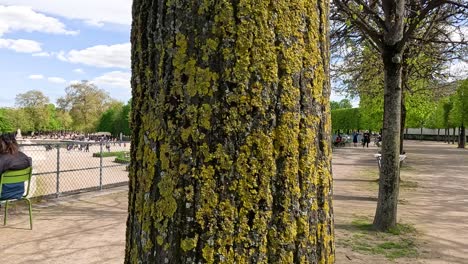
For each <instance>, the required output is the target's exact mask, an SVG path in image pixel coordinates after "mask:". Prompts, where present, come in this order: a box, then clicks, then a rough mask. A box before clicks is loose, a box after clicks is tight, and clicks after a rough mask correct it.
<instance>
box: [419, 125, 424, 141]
mask: <svg viewBox="0 0 468 264" xmlns="http://www.w3.org/2000/svg"><path fill="white" fill-rule="evenodd" d="M420 131H421V132H420V133H419V140H420V141H422V140H423V128H422V127H421V128H420Z"/></svg>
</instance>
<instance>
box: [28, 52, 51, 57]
mask: <svg viewBox="0 0 468 264" xmlns="http://www.w3.org/2000/svg"><path fill="white" fill-rule="evenodd" d="M32 56H33V57H50V53H49V52H39V53H34V54H33V55H32Z"/></svg>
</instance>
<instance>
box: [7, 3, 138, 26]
mask: <svg viewBox="0 0 468 264" xmlns="http://www.w3.org/2000/svg"><path fill="white" fill-rule="evenodd" d="M0 3H1V4H7V5H23V6H30V7H32V9H34V10H37V11H40V12H44V13H47V14H51V15H57V16H61V17H66V18H68V19H79V20H84V21H85V22H86V23H87V24H90V25H95V26H100V25H102V24H103V23H116V24H122V25H130V24H131V19H132V18H131V14H132V12H131V8H132V0H80V1H70V0H67V1H57V0H0Z"/></svg>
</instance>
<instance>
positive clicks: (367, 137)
mask: <svg viewBox="0 0 468 264" xmlns="http://www.w3.org/2000/svg"><path fill="white" fill-rule="evenodd" d="M369 143H370V133H369V131H367V130H366V132H365V133H364V134H363V135H362V147H363V148H364V147H365V146H366V145H367V147H369Z"/></svg>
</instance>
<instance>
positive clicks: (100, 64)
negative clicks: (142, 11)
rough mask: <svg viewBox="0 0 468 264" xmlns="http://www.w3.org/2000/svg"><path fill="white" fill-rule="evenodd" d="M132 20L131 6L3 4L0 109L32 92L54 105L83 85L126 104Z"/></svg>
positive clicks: (102, 1)
mask: <svg viewBox="0 0 468 264" xmlns="http://www.w3.org/2000/svg"><path fill="white" fill-rule="evenodd" d="M96 2H98V3H96ZM106 5H107V6H111V7H113V6H115V7H113V8H105V7H106ZM130 14H131V0H99V1H93V0H81V1H70V0H68V1H64V0H62V1H60V0H11V1H9V0H0V58H1V59H0V79H1V80H2V82H1V86H0V107H5V106H7V107H11V106H14V104H15V96H16V95H17V94H19V93H24V92H26V91H29V90H39V91H42V92H43V93H44V95H46V96H47V97H49V99H50V102H51V103H55V102H56V99H57V98H59V97H61V96H64V95H65V88H66V87H67V86H68V85H70V84H71V83H73V82H76V81H80V80H90V81H92V82H94V83H95V84H96V85H97V86H98V87H99V88H102V89H104V90H106V91H107V92H108V93H109V94H110V95H111V97H113V98H115V99H117V100H120V101H123V102H127V101H128V100H129V99H130V96H131V90H130V83H129V80H130V43H129V35H130V23H131V17H130Z"/></svg>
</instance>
